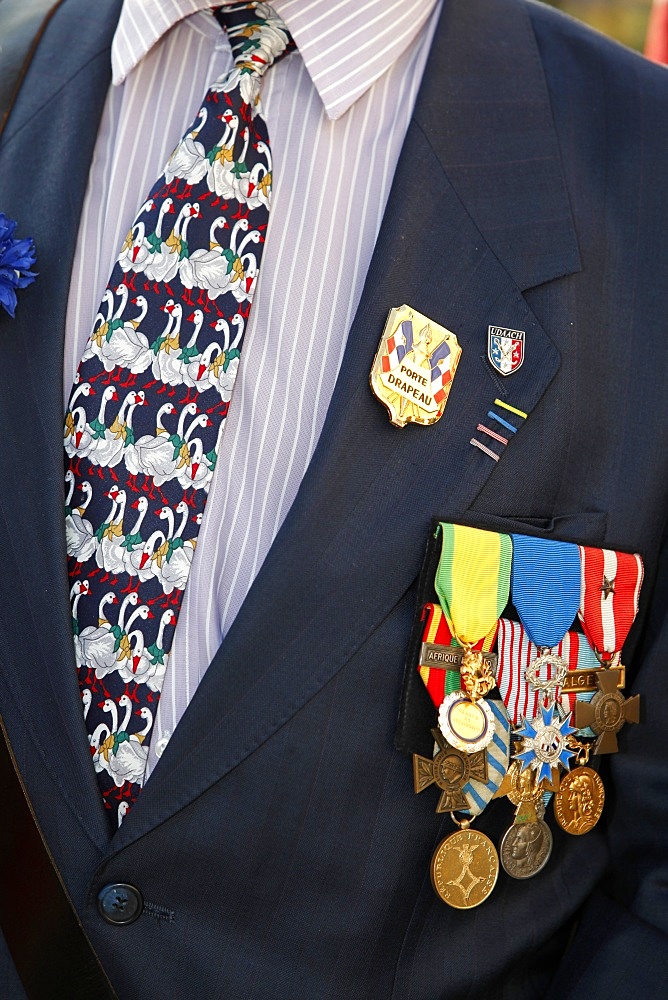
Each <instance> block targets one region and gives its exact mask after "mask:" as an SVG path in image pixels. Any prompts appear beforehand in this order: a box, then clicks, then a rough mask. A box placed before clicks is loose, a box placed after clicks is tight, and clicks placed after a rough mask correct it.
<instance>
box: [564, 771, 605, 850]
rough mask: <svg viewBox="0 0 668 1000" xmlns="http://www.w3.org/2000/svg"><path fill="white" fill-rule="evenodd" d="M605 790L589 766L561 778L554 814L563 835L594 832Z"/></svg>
mask: <svg viewBox="0 0 668 1000" xmlns="http://www.w3.org/2000/svg"><path fill="white" fill-rule="evenodd" d="M604 801H605V788H604V787H603V782H602V781H601V778H600V776H599V775H598V774H597V773H596V771H593V770H592V769H591V768H590V767H576V768H575V770H574V771H571V772H570V774H567V775H566V776H565V777H564V778H562V779H561V784H560V785H559V791H558V792H557V794H556V795H555V797H554V815H555V818H556V820H557V823H558V824H559V826H560V827H561V829H562V830H565V831H566V833H571V834H573V836H575V837H579V836H581V835H582V834H583V833H589V831H590V830H593V829H594V827H595V826H596V824H597V823H598V821H599V819H600V818H601V813H602V812H603V803H604Z"/></svg>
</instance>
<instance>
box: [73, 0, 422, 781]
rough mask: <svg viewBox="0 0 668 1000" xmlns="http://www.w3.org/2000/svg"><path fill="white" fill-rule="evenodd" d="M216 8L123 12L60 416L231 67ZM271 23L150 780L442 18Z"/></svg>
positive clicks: (322, 378)
mask: <svg viewBox="0 0 668 1000" xmlns="http://www.w3.org/2000/svg"><path fill="white" fill-rule="evenodd" d="M221 2H224V0H125V3H124V5H123V9H122V13H121V18H120V21H119V24H118V28H117V31H116V34H115V37H114V41H113V47H112V70H113V84H112V86H111V88H110V90H109V94H108V97H107V102H106V105H105V109H104V114H103V117H102V122H101V125H100V129H99V133H98V139H97V145H96V148H95V154H94V158H93V162H92V165H91V169H90V176H89V183H88V191H87V194H86V199H85V203H84V207H83V213H82V217H81V224H80V229H79V240H78V245H77V252H76V257H75V261H74V268H73V273H72V282H71V288H70V297H69V304H68V314H67V328H66V343H65V377H64V386H63V390H64V398H65V401H67V399H68V398H69V394H70V390H71V387H72V382H73V378H74V375H75V372H76V369H77V367H78V363H79V360H80V358H81V355H82V353H83V349H84V346H85V343H86V340H87V338H88V336H89V334H90V331H91V329H92V323H93V319H94V316H95V314H96V313H97V311H98V306H99V303H100V300H101V298H102V294H103V292H104V289H105V286H106V283H107V281H108V278H109V275H110V273H111V270H112V268H113V264H114V262H115V260H116V257H117V254H118V251H119V248H120V247H121V245H122V243H123V239H124V237H125V234H126V233H127V231H128V229H129V228H130V225H131V223H132V220H133V218H134V216H135V213H136V211H137V208H138V207H139V205H140V204H141V203H142V201H143V200H144V197H145V193H146V192H147V191H148V190H149V189H150V187H151V185H152V183H153V182H154V180H155V179H156V178H157V177H158V176H159V174H160V173H161V171H162V169H163V167H164V164H165V163H166V161H167V159H168V157H169V155H170V153H171V151H172V149H173V148H174V146H175V145H176V143H177V141H178V140H179V138H180V137H181V136H182V135H183V133H184V132H185V130H186V129H187V127H188V126H189V124H190V123H191V121H192V118H193V116H194V114H195V112H196V110H197V109H198V107H199V106H200V103H201V100H202V98H203V96H204V94H205V92H206V90H207V88H208V86H209V84H210V83H212V82H213V81H214V80H215V79H216V78H217V77H219V76H220V75H221V74H222V73H225V72H226V71H227V69H228V68H229V67H230V66H231V61H232V60H231V51H230V47H229V43H228V41H227V37H226V35H225V33H224V32H223V31H222V30H221V28H220V27H219V25H218V23H217V22H216V20H215V18H214V17H213V16H212V14H211V13H210V11H208V10H207V9H206V8H209V7H211V6H219V5H220V4H221ZM273 7H274V9H275V10H276V11H277V13H279V14H280V16H281V17H282V18H283V19H284V21H285V22H286V24H287V26H288V28H289V30H290V32H291V34H292V36H293V38H294V39H295V42H296V44H297V47H298V50H297V51H296V52H293V53H291V54H290V55H289V56H287V57H286V58H285V59H283V60H282V61H281V62H280V63H278V64H277V65H276V66H274V67H272V70H271V72H270V73H268V74H267V76H266V78H265V80H264V83H263V91H262V104H263V109H264V117H265V120H266V122H267V126H268V129H269V134H270V137H271V144H272V153H273V159H274V189H273V201H272V212H271V220H270V224H269V229H268V232H267V242H266V246H265V249H264V255H263V261H262V272H261V275H260V278H259V281H258V287H257V291H256V294H255V298H254V303H253V308H252V311H251V315H250V322H249V325H248V328H247V332H246V340H245V344H244V351H243V355H242V359H241V365H240V370H239V376H238V378H237V382H236V385H235V389H234V395H233V398H232V404H231V408H230V415H229V417H228V419H227V423H226V427H225V432H224V434H223V438H222V442H221V448H220V451H219V458H218V462H217V464H216V472H215V475H214V479H213V482H212V486H211V490H210V493H209V499H208V502H207V507H206V512H205V517H204V522H203V524H202V528H201V531H200V535H199V542H198V546H197V552H196V555H195V559H194V562H193V567H192V570H191V574H190V578H189V581H188V586H187V589H186V592H185V597H184V601H183V606H182V609H181V613H180V616H179V621H178V624H177V628H176V634H175V637H174V644H173V647H172V651H171V654H170V659H169V665H168V669H167V675H166V678H165V683H164V686H163V690H162V695H161V699H160V705H159V710H158V715H157V719H156V724H155V728H154V732H153V738H152V743H151V752H150V757H149V764H148V771H147V775H148V774H149V773H150V771H151V769H152V767H155V764H156V760H157V757H159V756H160V754H161V752H162V750H163V749H164V746H165V745H166V742H167V740H168V739H169V736H170V735H171V733H173V731H174V729H175V727H176V725H177V724H178V721H179V719H180V718H181V716H182V715H183V713H184V711H185V709H186V708H187V706H188V703H189V702H190V700H191V698H192V696H193V694H194V693H195V690H196V689H197V686H198V684H199V682H200V680H201V679H202V677H203V675H204V673H205V671H206V669H207V667H208V665H209V663H210V662H211V659H212V658H213V656H214V654H215V652H216V650H217V649H218V647H219V646H220V644H221V643H222V641H223V639H224V638H225V635H226V634H227V631H228V630H229V628H230V625H231V624H232V622H233V620H234V618H235V616H236V614H237V612H238V610H239V608H240V607H241V604H242V603H243V601H244V599H245V597H246V595H247V593H248V591H249V589H250V587H251V584H252V583H253V580H254V579H255V576H256V575H257V573H258V571H259V569H260V567H261V566H262V563H263V561H264V559H265V557H266V555H267V552H268V550H269V547H270V546H271V544H272V542H273V540H274V538H275V537H276V534H277V533H278V530H279V528H280V526H281V524H282V523H283V521H284V519H285V516H286V514H287V513H288V511H289V509H290V506H291V505H292V502H293V500H294V498H295V496H296V494H297V490H298V489H299V486H300V484H301V481H302V478H303V476H304V473H305V472H306V468H307V466H308V464H309V462H310V460H311V456H312V455H313V452H314V449H315V446H316V444H317V442H318V437H319V435H320V431H321V429H322V426H323V423H324V419H325V415H326V412H327V408H328V406H329V402H330V398H331V394H332V391H333V388H334V383H335V381H336V377H337V374H338V371H339V366H340V363H341V358H342V355H343V351H344V348H345V344H346V338H347V336H348V331H349V329H350V326H351V323H352V320H353V317H354V315H355V311H356V309H357V305H358V302H359V299H360V295H361V292H362V287H363V284H364V280H365V277H366V273H367V269H368V266H369V263H370V260H371V254H372V252H373V248H374V244H375V242H376V237H377V235H378V231H379V228H380V223H381V220H382V216H383V212H384V209H385V203H386V201H387V197H388V195H389V191H390V185H391V182H392V178H393V175H394V170H395V167H396V163H397V159H398V157H399V152H400V150H401V146H402V143H403V139H404V136H405V133H406V129H407V127H408V123H409V121H410V117H411V114H412V111H413V105H414V103H415V98H416V95H417V90H418V87H419V85H420V81H421V78H422V73H423V71H424V67H425V63H426V60H427V56H428V53H429V48H430V45H431V40H432V37H433V32H434V29H435V26H436V22H437V19H438V13H439V7H440V3H439V0H274V3H273ZM390 305H392V303H388V308H389V307H390ZM379 336H380V331H379Z"/></svg>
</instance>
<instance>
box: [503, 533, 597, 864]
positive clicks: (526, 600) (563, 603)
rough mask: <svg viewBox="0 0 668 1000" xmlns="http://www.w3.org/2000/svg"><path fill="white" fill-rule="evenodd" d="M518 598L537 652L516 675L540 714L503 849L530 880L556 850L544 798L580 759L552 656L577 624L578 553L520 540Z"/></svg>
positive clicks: (523, 751)
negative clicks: (532, 696)
mask: <svg viewBox="0 0 668 1000" xmlns="http://www.w3.org/2000/svg"><path fill="white" fill-rule="evenodd" d="M511 590H512V598H513V603H514V605H515V607H516V609H517V613H518V615H519V617H520V621H521V623H522V628H523V629H524V630H525V632H526V634H527V635H528V637H529V639H530V640H531V642H532V643H533V644H534V645H535V647H536V648H537V651H538V655H537V656H536V657H535V658H534V659H533V660H532V661H531V662H530V663H528V664H526V665H523V663H522V658H521V657H519V658H518V659H517V660H516V663H515V664H514V669H516V670H519V671H523V672H524V680H525V683H526V685H527V687H528V689H529V690H531V691H533V692H535V696H536V701H537V705H538V711H537V712H536V713H535V714H534V716H533V718H531V717H530V716H529V717H527V715H524V716H523V717H522V724H521V726H519V727H518V728H517V729H516V730H515V733H514V736H515V738H516V740H517V741H518V743H519V749H518V750H516V752H515V754H514V758H515V764H514V765H513V773H514V774H515V775H516V785H517V787H514V786H513V785H512V782H511V786H510V789H509V790H508V792H507V794H508V796H509V798H510V800H511V802H514V804H516V805H517V809H516V813H515V820H514V822H513V825H512V826H511V827H510V828H509V829H508V830H507V831H506V833H505V835H504V837H503V840H502V842H501V861H502V864H503V866H504V868H505V870H506V871H507V872H508V874H509V875H511V876H512V877H513V878H530V877H531V876H533V875H536V874H537V873H538V872H539V871H540V870H541V869H542V868H543V866H544V865H545V864H546V863H547V860H548V858H549V856H550V852H551V849H552V834H551V832H550V829H549V827H548V826H547V824H546V823H545V822H544V820H543V813H544V804H543V795H544V793H546V792H551V791H553V790H555V789H556V788H558V787H559V781H560V771H561V770H569V769H570V762H571V759H572V758H573V757H574V756H575V751H574V750H573V749H572V748H571V743H570V739H571V737H572V736H573V735H574V734H575V732H576V730H575V728H574V727H573V726H572V725H571V715H570V713H563V711H562V709H561V705H560V702H559V695H560V690H561V688H562V687H563V685H564V682H565V680H566V675H567V673H568V666H567V664H566V662H565V661H564V659H563V658H562V657H560V656H559V655H558V654H556V653H555V652H554V651H553V650H554V649H555V647H557V646H558V644H559V643H561V641H562V640H563V638H564V636H565V635H566V633H567V631H568V629H569V627H570V626H571V625H572V624H573V620H574V618H575V615H576V613H577V610H578V606H579V603H580V556H579V552H578V547H577V545H573V544H570V543H567V542H560V541H555V540H547V539H543V538H531V537H529V536H526V535H513V570H512V580H511ZM520 648H521V647H520ZM515 767H518V768H519V771H515V770H514V769H515ZM522 790H523V794H522V795H521V796H520V797H519V798H518V794H519V793H520V792H522Z"/></svg>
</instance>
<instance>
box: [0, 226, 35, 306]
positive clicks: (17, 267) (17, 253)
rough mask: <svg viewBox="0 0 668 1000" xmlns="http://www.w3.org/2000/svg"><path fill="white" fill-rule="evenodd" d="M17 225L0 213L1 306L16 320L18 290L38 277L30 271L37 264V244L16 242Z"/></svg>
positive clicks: (26, 241)
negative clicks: (15, 231)
mask: <svg viewBox="0 0 668 1000" xmlns="http://www.w3.org/2000/svg"><path fill="white" fill-rule="evenodd" d="M15 229H16V223H15V222H14V221H13V220H12V219H8V218H7V216H6V215H3V213H2V212H0V306H2V307H3V308H4V309H5V310H6V312H8V313H9V315H10V316H11V317H12V319H13V318H14V313H15V311H16V289H17V288H26V287H27V286H28V285H30V284H32V282H33V281H34V280H35V278H36V277H37V275H36V274H35V273H34V272H33V271H31V270H30V268H31V267H32V265H33V264H34V263H35V244H34V243H33V241H32V240H31V239H27V240H15V239H14V230H15Z"/></svg>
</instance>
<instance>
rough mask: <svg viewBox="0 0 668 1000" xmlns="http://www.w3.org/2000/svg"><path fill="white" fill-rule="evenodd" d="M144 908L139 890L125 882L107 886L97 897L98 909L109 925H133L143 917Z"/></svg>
mask: <svg viewBox="0 0 668 1000" xmlns="http://www.w3.org/2000/svg"><path fill="white" fill-rule="evenodd" d="M143 907H144V900H143V899H142V895H141V893H140V891H139V889H135V887H134V886H133V885H126V884H125V883H124V882H114V883H113V884H112V885H105V887H104V889H100V891H99V893H98V896H97V908H98V910H99V911H100V913H101V914H102V916H103V917H104V919H105V920H106V921H107V923H108V924H116V925H117V926H118V925H119V924H131V923H132V922H133V921H134V920H136V919H137V917H139V916H140V915H141V911H142V909H143Z"/></svg>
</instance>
